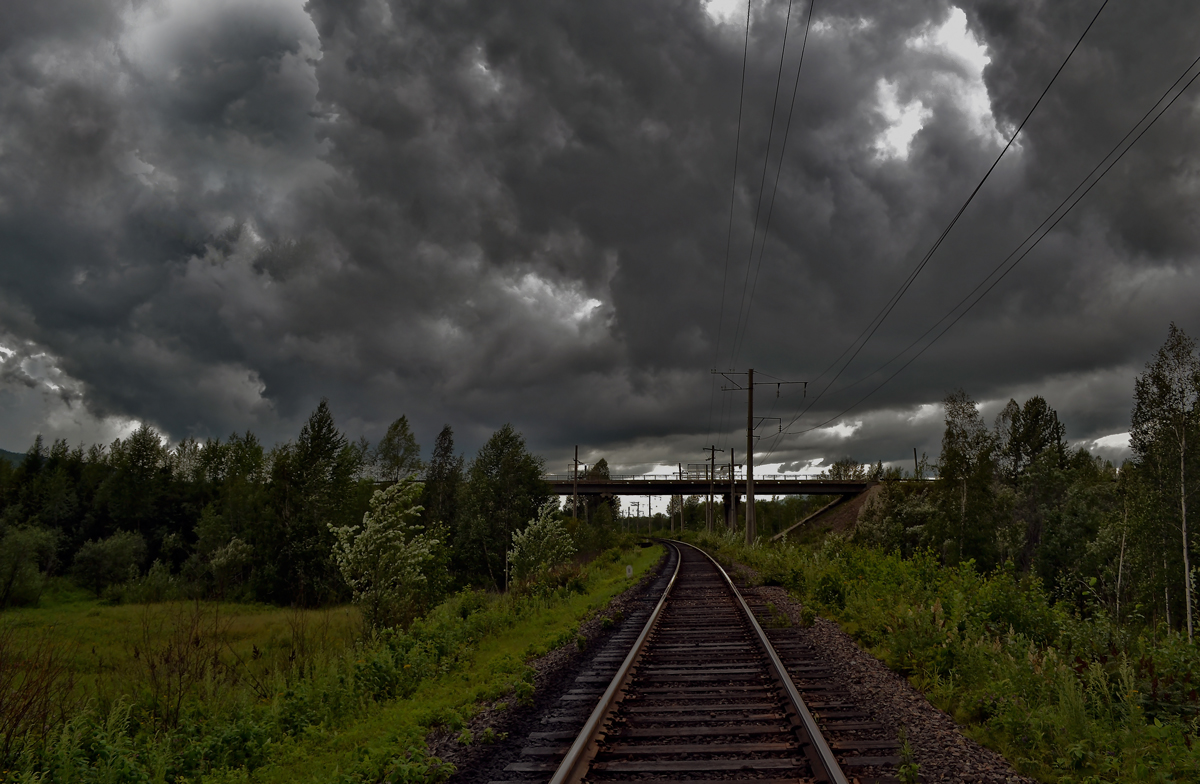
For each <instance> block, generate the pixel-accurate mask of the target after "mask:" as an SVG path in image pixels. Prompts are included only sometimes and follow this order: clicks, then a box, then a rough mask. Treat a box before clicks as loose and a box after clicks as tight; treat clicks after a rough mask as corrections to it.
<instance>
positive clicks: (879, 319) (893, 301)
mask: <svg viewBox="0 0 1200 784" xmlns="http://www.w3.org/2000/svg"><path fill="white" fill-rule="evenodd" d="M1107 5H1108V0H1103V2H1101V3H1100V8H1099V9H1097V10H1096V13H1095V15H1094V16H1092V20H1091V21H1090V22H1088V25H1087V27H1085V28H1084V30H1083V33H1082V34H1081V35H1080V36H1079V40H1077V41H1076V42H1075V45H1074V46H1073V47H1071V51H1070V52H1068V53H1067V57H1066V59H1064V60H1063V61H1062V64H1061V65H1059V66H1058V70H1056V71H1055V72H1054V76H1053V77H1051V79H1050V81H1049V82H1048V83H1047V84H1046V87H1045V88H1044V89H1043V90H1042V93H1041V95H1039V96H1038V99H1037V101H1035V102H1034V104H1033V106H1032V107H1031V108H1030V109H1029V111H1028V112H1027V113H1026V115H1025V119H1023V120H1021V124H1020V125H1019V126H1017V130H1016V131H1014V132H1013V135H1012V137H1011V138H1010V139H1009V140H1008V143H1007V144H1005V145H1004V149H1002V150H1001V151H1000V154H999V155H997V156H996V160H995V161H993V162H992V165H991V166H990V167H988V170H987V173H985V174H984V175H983V179H981V180H980V181H979V184H978V185H976V186H975V189H974V190H973V191H971V195H970V196H968V197H967V200H966V201H965V202H963V205H962V206H961V207H959V209H958V212H956V213H955V214H954V217H953V218H952V219H951V220H950V223H949V224H947V225H946V228H945V229H943V230H942V233H941V234H940V235H938V238H937V240H935V241H934V243H933V245H932V246H931V247H930V248H929V250H928V251H926V253H925V255H924V256H923V257H922V258H921V261H920V262H918V263H917V265H916V267H914V268H913V270H912V271H911V272H909V274H908V277H907V278H905V280H904V282H903V283H901V284H900V287H899V288H898V289H897V290H896V293H895V294H893V295H892V296H891V298H890V299H889V300H888V301H887V302H886V303H884V306H883V308H881V309H880V311H879V313H877V314H876V315H875V317H874V318H873V319H871V321H870V322H869V323H868V324H867V326H866V327H865V328H864V329H863V331H862V332H860V333H859V335H858V337H857V338H855V339H854V341H853V342H852V343H851V344H850V346H849V347H847V348H846V350H845V351H843V352H842V353H841V355H840V356H839V357H838V358H837V359H835V360H834V361H833V363H831V364H830V365H829V367H827V368H826V369H825V370H824V371H822V372H821V374H820V375H818V376H817V378H821V377H822V376H824V375H825V374H826V373H828V372H829V371H830V370H832V369H833V368H834V367H835V366H836V365H837V363H838V362H840V361H841V358H842V357H844V356H845V355H846V353H847V352H849V351H850V350H851V349H854V351H853V353H852V354H851V355H850V358H849V359H848V360H846V363H845V364H844V365H842V367H841V369H840V370H838V372H837V373H836V374H834V376H833V378H831V379H830V380H829V383H827V384H826V385H825V386H824V387H823V388H822V389H821V390H820V391H819V392H818V393H817V394H816V395H815V396H814V397H813V399H812V401H811V402H810V403H809V404H808V405H807V406H806V407H805V408H804V410H803V411H801V412H800V413H799V414H797V415H796V416H795V417H793V418H792V421H791V422H790V423H788V427H789V428H790V427H791V426H792V425H793V424H795V422H796V421H797V420H798V419H800V417H802V416H804V414H806V413H807V412H808V411H809V410H810V409H811V408H812V407H813V406H815V405H816V404H817V402H818V401H819V400H820V399H821V398H822V397H823V396H824V394H825V392H826V391H828V389H829V387H831V386H833V384H834V382H835V381H837V380H838V378H840V377H841V375H842V373H844V372H845V371H846V369H847V368H849V367H850V365H851V364H852V363H853V362H854V360H855V358H856V357H857V356H858V354H859V352H861V351H862V350H863V348H864V347H866V345H867V343H868V342H870V340H871V338H872V337H874V335H875V333H876V332H877V331H878V330H879V327H881V326H882V325H883V322H884V320H885V319H887V317H888V316H889V315H890V314H891V312H892V311H893V310H894V309H895V307H896V305H897V304H899V302H900V299H901V298H902V297H903V296H904V295H905V293H907V292H908V289H909V288H911V286H912V284H913V283H914V282H915V281H916V279H917V277H918V276H919V275H920V274H921V272H922V270H924V269H925V266H926V265H927V264H928V263H929V260H930V259H932V258H933V255H934V254H935V253H936V252H937V250H938V249H939V248H940V247H941V246H942V242H943V241H944V240H945V239H946V237H947V236H948V235H949V234H950V231H951V229H953V228H954V226H955V225H956V224H957V223H958V219H959V218H960V217H962V215H963V213H964V212H965V211H966V209H967V207H968V206H969V205H970V204H971V202H972V201H974V200H975V196H976V194H978V193H979V191H980V189H981V188H983V184H984V183H985V182H987V180H988V178H989V177H990V176H991V175H992V172H993V171H995V169H996V166H998V165H999V163H1000V159H1001V158H1003V157H1004V154H1005V153H1006V152H1008V150H1009V148H1011V147H1012V145H1013V142H1015V141H1016V140H1017V136H1019V135H1020V133H1021V130H1022V129H1023V128H1024V127H1025V124H1026V123H1028V122H1029V118H1030V117H1032V116H1033V113H1034V112H1035V111H1036V110H1037V108H1038V106H1040V105H1041V103H1042V99H1044V98H1045V97H1046V94H1047V93H1048V92H1050V88H1051V87H1052V86H1053V85H1054V83H1055V82H1056V81H1057V80H1058V77H1059V75H1060V74H1061V73H1062V72H1063V69H1064V68H1066V67H1067V63H1069V62H1070V61H1071V57H1072V56H1073V55H1074V54H1075V51H1076V50H1077V49H1079V47H1080V45H1081V44H1082V43H1083V39H1084V38H1086V37H1087V34H1088V31H1090V30H1091V29H1092V26H1093V25H1094V24H1096V20H1097V19H1099V18H1100V14H1101V13H1103V11H1104V9H1105V7H1106V6H1107ZM864 336H865V337H864ZM855 346H857V348H855ZM785 429H786V428H785Z"/></svg>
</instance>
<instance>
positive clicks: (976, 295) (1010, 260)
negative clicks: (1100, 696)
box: [768, 56, 1200, 454]
mask: <svg viewBox="0 0 1200 784" xmlns="http://www.w3.org/2000/svg"><path fill="white" fill-rule="evenodd" d="M1197 65H1200V56H1198V57H1197V58H1196V59H1194V60H1193V61H1192V62H1191V63H1189V64H1188V67H1187V68H1186V69H1185V70H1184V71H1183V73H1182V74H1181V75H1180V76H1179V78H1177V79H1176V80H1175V82H1174V83H1172V85H1171V86H1170V87H1168V88H1167V90H1166V91H1165V92H1164V93H1163V94H1162V96H1161V97H1160V98H1159V99H1158V100H1157V101H1155V103H1154V104H1153V105H1152V106H1151V107H1150V109H1149V110H1147V112H1146V113H1145V114H1143V115H1142V116H1141V117H1140V118H1139V119H1138V121H1137V122H1136V123H1134V125H1133V127H1132V128H1130V130H1129V131H1128V132H1127V133H1126V134H1125V135H1124V136H1123V137H1122V138H1121V140H1120V141H1118V142H1117V143H1116V145H1114V146H1113V148H1112V149H1111V150H1109V152H1108V153H1107V154H1105V155H1104V157H1103V158H1101V159H1100V162H1099V163H1097V164H1096V166H1094V167H1093V168H1092V170H1091V171H1090V172H1088V174H1087V175H1085V176H1084V178H1083V179H1082V180H1081V181H1080V183H1079V184H1078V185H1076V186H1075V188H1074V189H1073V190H1072V191H1071V193H1070V194H1068V195H1067V197H1066V198H1064V199H1063V200H1062V201H1061V202H1059V204H1058V205H1057V206H1056V207H1055V208H1054V209H1053V210H1052V211H1051V212H1050V214H1049V215H1048V216H1047V217H1046V219H1045V220H1043V221H1042V223H1041V224H1039V225H1038V227H1037V228H1036V229H1034V230H1033V231H1032V232H1030V234H1029V235H1027V236H1026V237H1025V239H1023V240H1022V241H1021V242H1020V244H1018V245H1017V247H1016V248H1015V249H1014V250H1013V251H1012V252H1010V253H1009V254H1008V255H1007V256H1005V258H1004V259H1003V260H1002V261H1001V262H1000V263H999V264H997V265H996V266H995V267H993V268H992V270H991V271H990V272H989V273H988V274H987V275H986V276H985V277H984V279H983V280H982V281H980V282H979V283H978V284H977V285H976V286H975V288H974V289H972V290H971V291H970V292H969V293H968V294H967V295H966V296H965V297H963V298H962V299H961V300H960V301H959V302H958V303H957V304H956V305H955V306H954V307H953V308H951V309H950V311H949V312H948V313H947V314H946V315H945V316H943V317H942V318H941V319H939V320H938V321H937V322H936V323H935V324H934V325H933V326H932V327H930V328H929V329H928V330H926V331H925V333H924V334H923V335H922V336H921V337H920V338H918V339H917V341H914V342H913V343H912V344H910V345H909V346H908V347H906V348H905V349H904V350H903V351H901V352H900V353H899V354H897V355H896V356H895V357H893V358H892V359H890V360H888V362H886V363H884V365H882V366H881V367H880V368H879V369H877V370H876V371H874V373H872V374H871V375H874V374H876V373H879V372H880V371H881V370H882V369H883V368H885V367H887V366H888V365H890V364H891V363H892V362H894V361H896V360H897V359H899V358H900V357H902V356H903V355H904V354H905V353H907V352H908V351H910V350H911V349H912V348H913V346H915V345H916V343H917V342H919V341H920V340H922V339H923V338H924V337H925V336H927V335H928V334H929V333H930V332H932V331H933V330H934V329H936V328H937V326H938V325H939V324H942V323H943V322H944V321H946V319H947V318H950V317H951V316H952V315H953V319H952V320H951V321H950V323H948V324H946V326H945V327H943V328H942V330H941V331H940V332H938V333H937V334H936V335H935V336H934V337H933V339H932V340H930V341H929V342H928V343H926V344H925V345H924V346H923V347H922V348H921V350H920V351H918V352H917V353H916V354H914V355H913V356H912V357H911V358H909V360H908V361H907V362H905V363H904V364H903V365H901V366H900V367H899V368H897V369H896V370H895V371H894V372H893V373H892V374H891V375H890V376H888V377H887V378H885V379H884V380H883V381H881V382H880V383H879V384H877V385H876V386H875V387H874V388H873V389H871V391H870V392H868V393H867V394H865V395H863V396H862V397H861V398H859V399H858V400H856V401H855V402H854V403H853V404H851V405H849V406H847V407H846V408H844V409H843V410H842V411H840V412H839V413H838V414H836V415H835V416H833V417H830V418H829V419H826V420H825V421H823V422H821V423H819V424H817V425H813V426H811V427H807V428H805V429H803V430H799V431H795V432H792V433H787V432H785V433H784V434H783V435H803V434H804V433H809V432H812V431H813V430H817V429H820V428H822V427H825V426H826V425H828V424H830V423H831V422H835V421H837V420H838V419H840V418H842V417H843V416H845V415H846V414H848V413H849V412H851V411H853V410H854V409H855V408H857V407H858V406H859V405H861V404H862V403H864V402H866V400H867V399H869V398H870V397H871V396H872V395H874V394H875V393H876V392H878V391H879V390H880V389H882V388H883V387H884V386H885V385H886V384H887V383H888V382H890V381H891V380H892V379H893V378H895V377H896V376H898V375H899V374H900V373H901V372H903V371H904V370H905V369H906V368H907V367H908V366H909V365H911V364H912V363H913V362H915V361H916V360H917V358H918V357H920V356H921V355H922V354H924V353H925V352H926V351H927V350H929V349H930V348H931V347H932V346H933V345H934V344H935V343H937V341H938V340H939V339H941V337H942V336H943V335H945V334H946V333H947V332H948V331H949V330H950V329H951V328H953V327H954V325H955V324H957V323H958V322H959V321H960V320H961V319H962V318H963V317H964V316H966V315H967V313H969V312H970V311H971V310H972V309H973V308H974V307H975V306H976V305H977V304H979V302H980V301H982V300H983V298H984V297H986V296H987V295H988V293H989V292H991V291H992V289H994V288H995V287H996V286H997V285H999V283H1000V282H1001V281H1002V280H1004V278H1005V277H1007V276H1008V274H1009V273H1010V272H1012V271H1013V270H1014V269H1016V267H1017V265H1018V264H1020V263H1021V261H1023V260H1024V259H1025V257H1026V256H1028V255H1029V253H1030V252H1031V251H1033V249H1034V248H1036V247H1037V246H1038V244H1039V243H1040V242H1041V241H1042V240H1043V239H1045V237H1046V236H1047V235H1048V234H1049V233H1050V232H1051V231H1053V230H1054V228H1055V227H1056V226H1057V225H1058V224H1059V223H1060V222H1062V220H1063V219H1064V218H1066V216H1067V215H1068V214H1070V212H1071V211H1072V210H1073V209H1074V208H1075V207H1076V206H1077V205H1078V204H1079V203H1080V202H1081V201H1083V199H1084V198H1085V197H1086V196H1087V195H1088V193H1090V192H1091V190H1092V189H1093V188H1095V187H1096V185H1098V184H1099V183H1100V181H1101V180H1102V179H1103V178H1104V177H1105V175H1107V174H1108V173H1109V172H1110V171H1111V170H1112V169H1113V167H1114V166H1116V165H1117V163H1118V162H1119V161H1120V160H1121V159H1122V158H1124V157H1125V155H1126V153H1128V152H1129V151H1130V150H1131V149H1133V147H1134V145H1136V144H1137V143H1138V141H1139V140H1140V139H1141V138H1142V137H1143V136H1144V135H1145V134H1146V133H1147V132H1148V131H1149V130H1150V129H1151V128H1152V127H1154V124H1155V123H1157V122H1158V120H1159V119H1160V118H1161V117H1162V116H1163V115H1164V114H1166V112H1167V111H1168V110H1169V109H1170V108H1171V106H1172V105H1174V103H1175V102H1176V101H1177V100H1179V98H1180V97H1181V96H1182V95H1183V94H1184V93H1185V92H1186V91H1187V89H1188V88H1189V87H1191V86H1192V84H1193V83H1194V82H1195V81H1196V80H1197V79H1198V78H1200V70H1197V71H1196V73H1194V74H1192V76H1191V78H1190V79H1187V82H1186V83H1184V85H1183V87H1182V88H1179V89H1178V90H1176V88H1178V87H1179V84H1180V82H1183V80H1184V79H1185V78H1187V76H1188V74H1189V73H1192V71H1193V70H1196V66H1197ZM1172 92H1175V95H1174V96H1173V97H1171V99H1170V101H1167V103H1166V105H1165V106H1164V105H1162V104H1163V101H1166V100H1167V97H1168V96H1170V95H1171V93H1172ZM1160 106H1161V107H1162V108H1161V109H1159V107H1160ZM1155 110H1158V112H1157V114H1155ZM1147 118H1149V122H1147ZM1143 125H1144V127H1143ZM1138 128H1141V130H1140V131H1138ZM1135 132H1136V136H1134V133H1135ZM1131 136H1132V137H1133V138H1132V140H1130V137H1131ZM1126 142H1128V144H1126ZM1122 147H1123V149H1122ZM1114 156H1115V157H1114ZM1110 159H1111V160H1110ZM1106 161H1108V163H1107V165H1105V162H1106ZM1101 169H1102V170H1101ZM1098 171H1099V174H1097V172H1098ZM1085 185H1086V187H1084V186H1085ZM1081 189H1082V192H1081ZM1056 215H1057V217H1055V216H1056ZM1051 219H1053V220H1051ZM1047 224H1048V225H1047ZM1039 232H1040V234H1039ZM1035 235H1036V236H1035ZM1031 239H1032V240H1033V241H1032V244H1030V240H1031ZM1027 244H1028V247H1025V246H1026V245H1027ZM1023 247H1025V249H1024V250H1023V251H1022V250H1021V248H1023ZM997 273H999V274H997ZM993 277H994V278H995V279H994V280H993ZM989 280H990V281H991V282H990V283H988V281H989ZM981 288H982V289H983V290H982V291H980V289H981ZM964 304H965V305H966V307H963V305H964ZM960 308H961V312H958V313H957V315H954V314H955V313H956V312H957V311H959V309H960ZM867 377H868V378H869V377H870V376H867ZM856 383H858V382H856ZM848 388H849V387H847V389H848ZM793 422H794V420H793ZM789 427H790V425H789ZM772 451H773V448H772ZM768 454H769V453H768Z"/></svg>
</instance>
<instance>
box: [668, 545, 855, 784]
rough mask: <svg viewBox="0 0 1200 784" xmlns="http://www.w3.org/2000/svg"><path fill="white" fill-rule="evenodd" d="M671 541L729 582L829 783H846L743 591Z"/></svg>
mask: <svg viewBox="0 0 1200 784" xmlns="http://www.w3.org/2000/svg"><path fill="white" fill-rule="evenodd" d="M673 543H674V544H682V545H684V546H686V547H692V548H693V549H695V550H698V551H699V552H701V553H704V556H705V557H706V558H708V560H710V561H712V562H713V566H716V567H717V571H718V572H720V573H721V576H722V577H724V578H725V582H726V584H728V585H729V588H730V590H732V591H733V595H734V596H736V597H737V600H738V604H740V605H741V608H742V611H743V612H745V613H746V617H747V618H748V619H750V625H751V627H753V629H754V633H755V634H756V635H758V639H759V641H760V642H761V643H762V645H763V649H764V650H766V652H767V655H768V656H769V657H770V658H771V664H772V665H774V667H775V671H776V672H778V673H779V680H780V682H781V683H782V684H783V687H784V690H785V691H786V692H787V695H788V699H790V700H791V701H792V706H793V707H794V708H795V709H796V713H797V714H799V716H800V720H801V722H802V723H803V724H804V731H805V732H807V733H808V736H809V739H810V740H811V741H812V744H813V748H815V749H816V751H817V756H818V757H819V758H820V760H821V764H822V765H824V766H825V773H826V775H827V776H828V777H829V781H830V782H832V784H849V781H848V780H847V779H846V774H845V773H843V772H842V766H841V765H839V764H838V761H837V757H835V756H834V755H833V750H832V749H830V748H829V744H828V743H827V742H826V741H825V736H824V735H822V734H821V730H820V728H819V727H817V722H816V719H814V718H813V715H812V713H811V712H810V711H809V710H808V706H807V705H805V704H804V698H802V697H801V696H800V691H799V690H798V689H797V688H796V684H795V683H793V682H792V677H791V676H790V675H789V674H788V671H787V668H786V667H785V666H784V664H783V660H782V659H780V658H779V654H778V653H776V652H775V646H774V645H772V644H771V641H770V639H769V638H768V637H767V633H766V632H764V631H763V628H762V626H760V625H759V623H758V619H757V618H755V617H754V612H753V611H752V610H751V609H750V605H748V604H746V600H745V599H744V598H742V593H741V591H739V590H738V589H737V586H735V585H734V584H733V580H731V579H730V578H729V575H728V574H727V573H726V572H725V570H724V569H723V568H722V567H721V564H719V563H717V560H716V559H715V558H713V557H712V556H711V555H709V554H708V553H706V552H704V551H703V550H701V549H700V548H699V547H695V546H694V545H688V544H686V543H684V542H673ZM664 596H665V594H664Z"/></svg>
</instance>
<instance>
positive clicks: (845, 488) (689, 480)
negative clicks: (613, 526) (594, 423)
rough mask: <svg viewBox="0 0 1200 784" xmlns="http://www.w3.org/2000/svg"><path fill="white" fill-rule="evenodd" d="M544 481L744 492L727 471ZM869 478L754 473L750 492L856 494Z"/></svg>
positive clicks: (558, 487)
mask: <svg viewBox="0 0 1200 784" xmlns="http://www.w3.org/2000/svg"><path fill="white" fill-rule="evenodd" d="M542 478H543V479H544V480H545V481H546V483H547V484H549V485H550V486H551V487H552V488H554V492H555V493H556V494H557V495H574V494H575V493H576V492H578V493H579V495H581V496H592V497H596V496H600V497H605V496H618V495H701V496H707V495H708V494H709V492H710V491H711V492H712V493H713V495H715V496H717V497H725V496H728V495H729V494H730V490H731V489H732V491H733V493H734V494H735V495H738V496H744V495H745V494H746V477H745V476H741V477H735V478H734V479H733V480H732V481H730V479H729V476H728V475H724V476H721V475H718V476H716V477H715V478H713V479H712V480H709V479H708V478H705V477H703V476H687V475H686V473H685V475H684V477H683V478H680V477H679V475H678V474H639V475H624V476H612V477H609V478H608V479H587V478H584V477H583V476H580V477H579V479H578V480H576V479H575V477H574V476H573V475H571V474H547V475H546V476H543V477H542ZM872 484H874V483H873V482H869V481H866V480H858V481H850V480H837V479H801V478H799V477H796V476H789V475H786V474H782V475H781V474H767V475H756V476H755V477H754V494H755V495H756V496H765V495H857V494H859V493H861V492H863V491H864V490H866V489H867V488H868V487H870V486H871V485H872Z"/></svg>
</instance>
